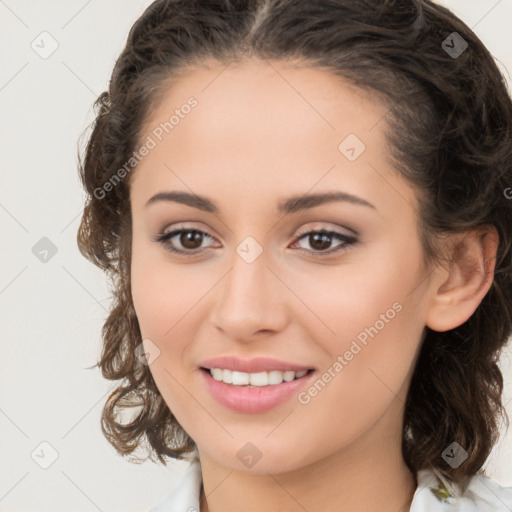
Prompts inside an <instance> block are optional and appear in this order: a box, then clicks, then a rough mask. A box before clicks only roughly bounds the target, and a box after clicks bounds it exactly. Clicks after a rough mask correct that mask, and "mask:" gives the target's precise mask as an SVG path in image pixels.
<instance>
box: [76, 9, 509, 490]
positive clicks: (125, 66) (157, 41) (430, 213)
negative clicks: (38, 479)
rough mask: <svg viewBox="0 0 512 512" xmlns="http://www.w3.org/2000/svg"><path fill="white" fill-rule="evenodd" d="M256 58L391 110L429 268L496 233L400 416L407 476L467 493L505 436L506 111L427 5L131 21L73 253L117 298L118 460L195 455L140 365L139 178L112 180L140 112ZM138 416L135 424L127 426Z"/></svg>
mask: <svg viewBox="0 0 512 512" xmlns="http://www.w3.org/2000/svg"><path fill="white" fill-rule="evenodd" d="M453 32H457V34H458V35H459V36H461V37H462V38H463V40H464V41H466V43H467V45H468V47H467V48H466V50H465V51H463V52H462V53H461V54H460V55H458V56H453V55H449V53H448V52H447V51H445V49H446V47H445V48H443V46H442V43H443V41H444V40H446V39H447V38H449V37H452V38H453V37H454V36H453ZM448 41H449V43H450V44H449V46H450V47H451V46H453V45H454V44H455V43H453V41H454V40H453V39H448ZM459 41H460V40H459ZM444 44H445V43H444ZM251 57H255V58H259V59H272V60H281V61H299V62H301V63H305V64H306V65H308V66H311V67H312V68H313V67H317V68H322V69H327V70H329V71H330V72H332V73H334V74H336V75H338V76H341V77H343V78H344V79H346V80H348V81H350V82H351V83H353V84H355V85H357V86H358V87H360V88H362V89H365V90H367V91H369V92H371V93H372V94H374V95H375V96H376V97H377V98H379V99H380V100H381V101H383V102H384V103H385V105H387V107H388V111H387V114H386V115H385V119H383V120H382V121H383V123H384V126H385V128H386V134H387V135H386V136H387V138H388V141H389V148H390V152H391V155H392V159H393V161H394V163H395V166H396V169H397V172H399V173H401V175H403V176H404V177H405V178H406V179H407V180H408V182H409V183H410V184H411V185H412V186H414V187H415V189H416V190H417V191H419V194H418V196H419V197H420V204H419V219H420V220H419V232H420V234H421V240H422V245H423V247H424V254H425V257H426V261H427V262H429V264H434V263H435V262H439V260H440V257H441V256H440V251H439V250H438V244H437V239H438V237H439V235H442V234H446V233H456V232H464V231H465V230H468V229H474V228H480V227H483V226H489V225H492V226H494V227H495V228H496V230H497V232H498V235H499V245H498V251H497V256H496V267H495V274H494V280H493V283H492V285H491V288H490V290H489V291H488V293H487V294H486V296H485V297H484V299H483V300H482V302H481V303H480V305H479V306H478V308H477V309H476V311H475V313H474V314H473V315H472V316H471V317H470V318H469V319H468V320H467V321H466V322H465V323H464V324H462V325H460V326H459V327H457V328H455V329H452V330H449V331H447V332H435V331H433V330H431V329H429V328H428V327H425V339H424V341H423V344H422V346H421V350H420V354H419V358H418V360H417V363H416V366H415V369H414V374H413V376H412V380H411V384H410V389H409V391H408V396H407V400H406V405H405V414H404V421H403V444H402V451H403V457H404V460H405V461H406V463H407V465H408V466H409V468H410V469H411V470H412V471H413V472H416V471H418V470H420V469H423V468H429V467H434V468H436V469H437V470H439V471H440V472H441V473H442V474H443V475H444V476H445V477H446V478H447V479H448V480H450V481H451V482H455V483H458V484H460V485H462V486H463V487H465V486H466V484H467V482H468V480H469V477H471V476H472V475H474V474H477V473H481V472H482V469H481V468H482V466H483V465H484V463H485V461H486V459H487V458H488V456H489V454H490V452H491V449H492V447H493V445H494V444H495V443H496V441H497V440H498V437H499V430H500V418H501V417H504V418H505V419H506V422H507V427H508V423H509V419H508V416H507V414H506V412H505V409H504V407H503V404H502V390H503V377H502V374H501V372H500V369H499V367H498V365H497V360H498V358H499V355H500V353H501V350H502V348H503V347H504V345H505V343H506V342H507V339H508V338H509V336H510V334H511V328H512V324H511V310H512V277H511V260H512V252H511V226H512V199H511V198H510V197H511V196H512V189H511V188H510V187H512V126H511V125H512V103H511V99H510V96H509V93H508V92H507V88H506V84H505V81H504V79H503V77H502V75H501V73H500V71H499V69H498V68H497V66H496V64H495V62H494V60H493V57H492V56H491V54H490V53H489V51H488V50H487V49H486V48H485V46H484V45H483V44H482V42H481V41H480V40H479V39H478V38H477V36H476V35H475V34H474V33H473V32H472V31H471V29H470V28H468V27H467V26H466V25H465V24H464V23H463V22H462V21H461V20H459V19H458V18H457V17H456V16H455V15H454V14H453V13H451V12H450V11H449V10H448V9H446V8H444V7H441V6H439V5H436V4H435V3H433V2H431V1H425V0H388V1H383V0H359V1H357V2H354V1H353V0H157V1H155V2H153V3H152V4H151V5H150V6H149V7H148V8H147V9H146V10H145V12H144V13H143V14H142V16H141V17H140V18H139V19H138V20H137V21H136V22H135V24H134V25H133V27H132V28H131V30H130V33H129V35H128V39H127V42H126V46H125V47H124V49H123V51H122V53H121V55H120V56H119V58H118V60H117V62H116V64H115V67H114V70H113V73H112V77H111V80H110V83H109V87H108V91H105V92H103V93H102V94H101V95H100V96H99V97H98V98H97V100H96V102H95V112H96V118H95V121H94V122H93V124H92V131H91V133H90V136H89V139H88V142H87V145H86V148H85V150H84V154H83V157H82V155H80V177H81V180H82V183H83V185H84V188H85V190H86V193H87V199H86V204H85V208H84V212H83V217H82V220H81V224H80V228H79V231H78V245H79V248H80V251H81V253H82V254H83V255H84V256H85V257H87V258H88V259H90V260H91V261H92V262H93V263H95V264H96V265H97V266H99V267H100V268H101V269H103V270H104V271H105V272H106V273H107V274H108V276H109V277H110V279H111V284H112V287H111V289H112V296H113V302H112V306H111V310H110V312H109V315H108V318H107V319H106V321H105V324H104V326H103V330H102V337H103V342H104V344H103V350H102V354H101V359H100V360H99V362H98V363H97V364H96V366H99V367H100V368H101V370H102V373H103V376H104V377H105V378H107V379H110V380H113V381H116V382H117V383H118V384H117V388H116V389H115V390H114V391H113V392H112V394H111V395H110V396H109V398H108V400H107V402H106V404H105V406H104V409H103V415H102V422H101V426H102V431H103V433H104V435H105V436H106V438H107V439H108V441H109V442H110V443H111V444H112V445H113V446H114V447H115V448H116V450H117V451H118V452H119V453H120V454H121V455H123V456H128V455H130V454H132V453H133V452H134V451H135V450H136V449H137V448H138V447H139V446H141V444H142V443H143V442H145V443H146V451H145V453H146V454H147V455H148V456H149V457H150V458H151V459H153V460H156V459H154V457H155V456H156V458H157V459H158V460H159V461H160V462H162V463H163V464H166V459H165V458H164V457H172V458H177V459H183V458H186V457H188V455H189V454H192V453H194V451H195V443H194V442H193V440H192V439H191V438H190V437H189V436H188V434H187V433H186V432H185V431H184V430H183V428H182V427H181V425H180V424H179V423H178V421H177V419H176V418H175V417H174V416H173V414H172V411H170V410H169V408H168V406H167V405H166V403H165V402H164V400H163V398H162V396H161V395H160V393H159V391H158V389H157V387H156V385H155V382H154V380H153V378H152V375H151V372H150V370H149V367H148V366H147V365H146V364H143V363H142V362H140V361H139V359H138V358H137V357H136V356H135V353H134V351H135V349H136V347H137V346H139V345H140V343H141V341H142V339H141V332H140V329H139V324H138V321H137V317H136V314H135V310H134V306H133V302H132V296H131V289H130V260H131V209H130V200H129V184H130V178H131V176H132V175H133V172H132V173H128V175H127V176H126V177H124V178H123V179H122V180H120V179H119V169H120V168H122V167H123V165H125V164H126V162H127V161H128V160H129V158H130V157H131V156H132V154H133V151H134V150H135V148H136V147H137V144H138V143H139V135H140V133H141V130H142V128H143V126H144V123H145V122H146V120H147V119H148V113H149V112H150V111H151V110H152V108H153V107H154V106H156V105H157V104H158V101H159V100H160V99H161V94H162V93H163V92H164V91H165V89H166V87H168V85H169V83H170V82H171V81H172V80H175V79H179V75H180V73H181V72H182V71H184V70H186V69H190V68H191V67H192V66H193V65H195V64H198V63H201V62H202V61H204V60H205V59H211V58H213V59H216V60H217V61H219V62H221V63H223V64H226V65H228V64H230V63H233V62H238V61H240V60H242V59H246V58H251ZM116 173H117V182H116V183H115V186H112V187H108V191H107V187H105V184H106V183H107V182H109V181H110V182H111V183H113V182H112V179H113V178H115V176H116ZM135 406H136V407H137V410H136V412H134V413H133V414H132V417H131V418H130V421H128V422H123V421H120V414H121V413H123V412H126V411H130V410H132V409H131V408H132V407H135ZM132 412H133V411H132ZM454 441H456V442H457V443H459V444H460V445H461V446H462V447H463V448H464V449H465V450H466V452H467V455H468V457H467V459H466V460H465V461H464V462H463V463H462V464H461V465H460V466H459V467H457V468H451V467H450V466H449V465H448V464H447V463H446V462H445V461H444V460H443V458H442V456H441V455H442V453H443V451H444V450H445V449H446V448H447V447H448V446H449V445H450V444H451V443H452V442H454ZM146 459H147V457H146ZM131 460H132V461H135V462H139V461H141V459H140V458H133V457H132V459H131ZM144 460H145V459H144Z"/></svg>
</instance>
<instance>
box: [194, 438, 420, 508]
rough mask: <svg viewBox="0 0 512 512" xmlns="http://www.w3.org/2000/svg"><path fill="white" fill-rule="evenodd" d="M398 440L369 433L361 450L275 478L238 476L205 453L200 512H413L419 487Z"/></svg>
mask: <svg viewBox="0 0 512 512" xmlns="http://www.w3.org/2000/svg"><path fill="white" fill-rule="evenodd" d="M381 433H382V432H381ZM395 437H396V438H395V439H394V440H393V442H391V439H389V441H388V442H382V440H381V441H380V442H376V441H377V438H379V439H382V438H381V437H379V436H372V434H371V432H370V433H369V434H368V435H367V436H364V438H360V439H359V440H358V442H357V443H356V444H357V446H356V444H354V445H352V446H350V447H348V448H344V449H343V450H340V451H338V452H335V453H334V454H331V455H330V456H329V457H327V458H323V459H321V460H318V461H316V462H314V463H313V464H309V465H308V466H305V467H301V468H298V469H297V470H294V471H290V472H286V473H276V474H271V473H265V474H263V475H254V474H248V473H244V472H239V471H234V470H232V469H230V468H226V467H224V466H221V465H218V464H217V463H216V462H214V461H213V460H212V459H211V458H209V457H208V456H206V455H205V454H201V453H200V457H201V470H202V473H203V485H204V489H205V491H206V496H205V495H204V493H202V496H201V509H200V512H238V511H239V510H240V504H241V503H243V504H244V507H243V509H244V511H246V512H261V510H265V511H268V512H278V511H283V510H286V511H287V512H304V510H307V511H308V512H320V511H321V512H327V511H333V512H334V511H336V512H374V511H375V510H379V512H408V511H409V509H410V505H411V502H412V499H413V495H414V492H415V490H416V487H417V482H416V478H415V476H414V474H413V473H411V471H410V470H409V468H408V467H407V465H406V464H405V461H404V460H403V458H402V455H401V436H395Z"/></svg>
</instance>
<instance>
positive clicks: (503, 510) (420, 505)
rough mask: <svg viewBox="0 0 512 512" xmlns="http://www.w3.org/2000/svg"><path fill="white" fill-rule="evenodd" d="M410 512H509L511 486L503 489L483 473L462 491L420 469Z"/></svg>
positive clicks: (511, 498) (511, 502) (511, 504)
mask: <svg viewBox="0 0 512 512" xmlns="http://www.w3.org/2000/svg"><path fill="white" fill-rule="evenodd" d="M417 481H418V487H417V489H416V492H415V494H414V498H413V501H412V503H411V508H410V512H438V511H439V512H490V511H492V512H510V511H511V510H512V487H505V486H502V485H501V484H499V483H498V482H496V481H495V480H492V479H491V478H489V477H488V476H486V475H484V474H478V475H474V476H473V477H472V478H471V480H470V481H469V483H468V485H467V486H466V488H465V489H464V490H463V491H462V490H461V489H460V488H458V487H456V486H451V485H450V484H449V482H447V481H446V480H444V479H443V478H441V475H439V474H438V473H437V472H436V473H435V472H434V471H432V470H429V469H422V470H420V471H418V474H417Z"/></svg>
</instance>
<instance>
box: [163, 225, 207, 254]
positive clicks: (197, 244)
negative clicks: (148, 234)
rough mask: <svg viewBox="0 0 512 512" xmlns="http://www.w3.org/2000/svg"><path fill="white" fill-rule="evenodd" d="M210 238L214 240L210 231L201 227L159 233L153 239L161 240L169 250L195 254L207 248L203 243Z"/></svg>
mask: <svg viewBox="0 0 512 512" xmlns="http://www.w3.org/2000/svg"><path fill="white" fill-rule="evenodd" d="M208 238H209V239H212V240H213V238H212V237H211V236H210V235H209V234H208V233H205V232H204V231H201V230H199V229H185V228H180V229H175V230H173V231H169V232H168V233H162V234H160V235H157V236H156V237H154V238H153V241H155V242H160V243H161V244H162V245H163V246H164V247H165V248H166V249H167V250H168V251H171V252H175V253H178V254H190V255H193V254H197V253H199V252H202V251H204V250H205V249H207V247H201V245H202V243H203V242H204V241H205V240H206V239H208ZM173 239H174V240H173ZM176 245H178V247H176Z"/></svg>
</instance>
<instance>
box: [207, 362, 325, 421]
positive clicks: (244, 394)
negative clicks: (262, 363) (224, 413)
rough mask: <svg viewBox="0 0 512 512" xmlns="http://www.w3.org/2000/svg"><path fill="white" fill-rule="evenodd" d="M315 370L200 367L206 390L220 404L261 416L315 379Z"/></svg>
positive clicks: (288, 401) (285, 401)
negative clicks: (257, 370)
mask: <svg viewBox="0 0 512 512" xmlns="http://www.w3.org/2000/svg"><path fill="white" fill-rule="evenodd" d="M317 373H318V372H316V370H315V369H313V368H307V369H305V370H299V371H297V372H296V371H293V370H284V371H283V370H270V371H259V372H251V373H249V372H239V371H236V370H231V369H229V368H218V367H213V368H207V367H204V366H201V367H200V374H201V376H202V377H203V378H202V380H203V382H204V384H205V387H206V389H207V391H208V392H209V393H210V395H211V397H212V398H213V399H215V400H216V401H217V403H218V404H220V405H221V406H223V407H224V408H227V409H230V410H231V411H235V412H237V413H245V414H258V413H263V412H265V411H268V410H270V409H273V408H275V407H277V406H279V405H281V404H284V403H290V399H291V398H293V397H294V396H296V397H297V396H298V394H299V392H300V391H301V390H302V389H304V388H305V387H306V386H307V385H308V384H309V383H311V382H312V380H314V378H315V375H316V374H317Z"/></svg>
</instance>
